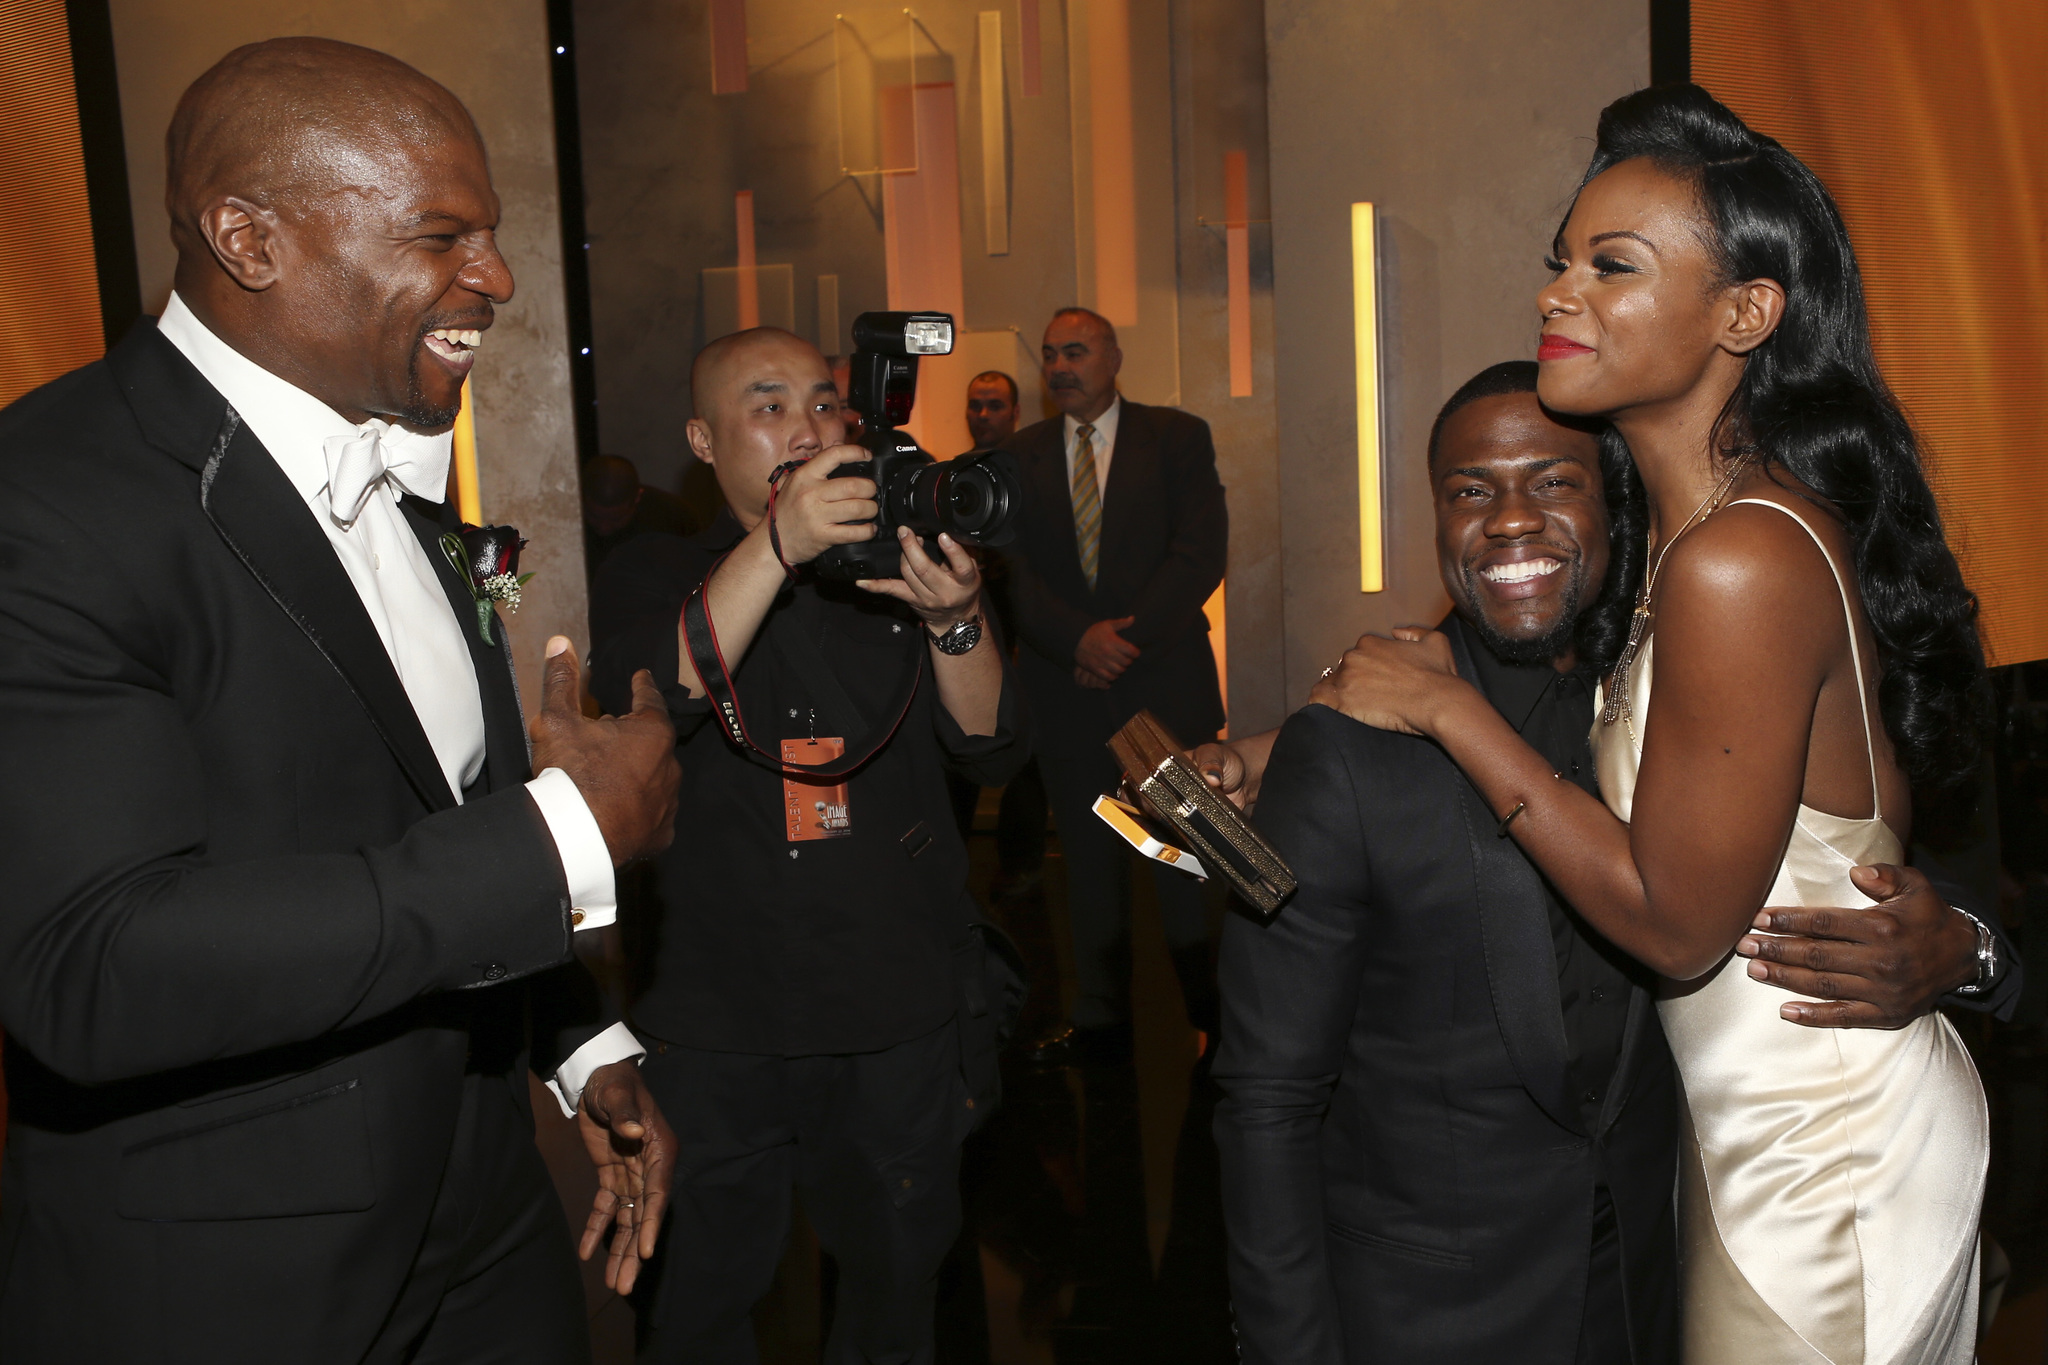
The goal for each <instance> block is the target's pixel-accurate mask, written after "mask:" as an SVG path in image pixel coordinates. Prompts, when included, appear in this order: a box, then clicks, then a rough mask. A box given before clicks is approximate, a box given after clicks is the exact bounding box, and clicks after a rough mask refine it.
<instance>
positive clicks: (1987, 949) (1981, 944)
mask: <svg viewBox="0 0 2048 1365" xmlns="http://www.w3.org/2000/svg"><path fill="white" fill-rule="evenodd" d="M1949 909H1951V910H1953V911H1955V912H1956V913H1957V914H1958V915H1961V916H1962V917H1963V918H1964V919H1966V920H1968V921H1969V922H1970V924H1971V926H1972V927H1973V928H1975V929H1976V931H1977V979H1976V980H1975V981H1973V982H1971V983H1970V984H1969V985H1967V986H1958V987H1956V990H1955V993H1956V994H1957V995H1982V994H1983V993H1984V992H1985V991H1987V990H1989V989H1990V988H1991V981H1992V978H1994V977H1996V976H1997V975H1998V938H1997V936H1996V935H1994V934H1993V933H1992V932H1991V928H1990V926H1989V925H1987V924H1985V923H1984V921H1983V920H1981V919H1978V918H1977V917H1976V916H1975V915H1973V914H1971V913H1970V912H1969V911H1967V910H1965V909H1963V907H1962V906H1960V905H1951V906H1950V907H1949Z"/></svg>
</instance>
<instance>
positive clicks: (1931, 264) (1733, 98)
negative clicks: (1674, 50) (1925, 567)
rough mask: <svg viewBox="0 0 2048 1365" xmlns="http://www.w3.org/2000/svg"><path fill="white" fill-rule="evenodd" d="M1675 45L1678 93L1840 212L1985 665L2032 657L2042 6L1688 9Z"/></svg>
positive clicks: (2040, 356)
mask: <svg viewBox="0 0 2048 1365" xmlns="http://www.w3.org/2000/svg"><path fill="white" fill-rule="evenodd" d="M1691 36H1692V70H1693V78H1694V79H1695V80H1697V81H1699V82H1700V84H1702V85H1704V86H1706V87H1707V88H1708V89H1709V90H1711V91H1713V92H1714V94H1715V95H1717V96H1719V97H1720V98H1721V99H1722V100H1724V101H1725V102H1727V104H1728V105H1729V106H1730V107H1731V108H1733V109H1734V110H1735V111H1736V112H1737V113H1739V114H1741V115H1742V117H1743V118H1744V119H1745V120H1747V121H1748V122H1750V123H1751V124H1752V125H1753V126H1755V127H1756V128H1757V129H1758V130H1759V131H1761V132H1765V133H1768V134H1770V135H1771V136H1772V137H1775V138H1777V139H1778V140H1779V141H1781V142H1783V143H1784V144H1785V145H1786V146H1787V147H1789V148H1790V149H1791V150H1792V151H1793V152H1795V153H1796V154H1797V155H1798V156H1799V157H1800V158H1801V159H1802V160H1803V161H1805V162H1806V163H1807V165H1809V166H1811V167H1812V168H1813V169H1814V171H1815V173H1816V174H1818V175H1819V176H1820V178H1821V179H1822V180H1823V181H1825V182H1826V184H1827V186H1828V189H1829V191H1830V192H1831V193H1833V195H1834V197H1835V202H1836V203H1837V204H1839V205H1840V206H1841V210H1842V216H1843V218H1844V219H1846V220H1847V222H1848V224H1849V234H1850V236H1851V237H1852V238H1853V239H1854V240H1855V244H1856V253H1857V257H1858V260H1859V263H1860V264H1861V266H1862V269H1863V284H1864V290H1865V293H1866V296H1867V298H1868V300H1869V306H1870V325H1871V336H1872V340H1873V341H1874V343H1875V345H1876V349H1877V359H1878V363H1879V365H1881V366H1882V367H1883V369H1884V373H1885V378H1886V379H1887V380H1888V381H1889V382H1890V383H1891V386H1892V388H1893V389H1894V391H1896V392H1897V394H1898V396H1899V400H1900V402H1901V403H1903V404H1904V405H1905V408H1906V411H1907V415H1908V416H1910V417H1911V418H1912V420H1913V423H1914V426H1915V427H1916V428H1917V429H1918V431H1919V433H1920V436H1921V438H1922V440H1923V441H1924V442H1925V445H1926V450H1927V460H1928V472H1929V476H1930V478H1931V479H1932V481H1933V483H1934V485H1935V491H1936V492H1937V493H1938V494H1939V495H1940V497H1941V500H1942V506H1943V512H1944V515H1945V517H1946V519H1947V523H1948V529H1949V538H1950V541H1951V543H1952V544H1953V545H1954V546H1955V549H1956V554H1957V556H1958V558H1960V559H1961V560H1962V564H1963V572H1964V573H1965V575H1967V577H1968V578H1969V580H1970V585H1971V586H1972V587H1973V588H1975V589H1976V590H1977V592H1978V594H1979V595H1980V596H1981V598H1982V599H1983V607H1984V615H1983V626H1984V638H1985V644H1986V646H1987V647H1988V649H1989V650H1990V653H1991V655H1992V658H1993V660H1994V661H1995V662H1997V663H2001V664H2011V663H2019V662H2021V661H2023V660H2026V659H2039V658H2043V657H2048V580H2044V579H2043V577H2042V575H2041V572H2040V568H2039V566H2038V564H2037V562H2036V561H2037V559H2038V551H2037V550H2036V546H2037V545H2038V543H2039V539H2040V537H2039V530H2038V522H2039V517H2040V509H2041V508H2042V507H2044V506H2048V458H2044V454H2048V452H2044V449H2043V446H2044V444H2048V236H2044V234H2043V232H2042V228H2041V225H2042V222H2043V220H2044V215H2048V84H2044V83H2043V82H2042V79H2041V73H2042V72H2043V71H2044V70H2048V7H2044V6H2042V5H2041V4H2039V3H2029V4H2015V3H2011V2H2010V0H1938V3H1937V0H1805V3H1802V4H1799V5H1782V4H1777V3H1772V0H1692V35H1691ZM1872 92H1882V95H1881V97H1874V96H1873V93H1872Z"/></svg>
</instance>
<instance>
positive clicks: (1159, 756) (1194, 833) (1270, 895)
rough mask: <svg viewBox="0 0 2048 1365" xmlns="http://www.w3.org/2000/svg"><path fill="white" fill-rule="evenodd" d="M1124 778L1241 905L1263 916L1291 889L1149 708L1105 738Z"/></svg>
mask: <svg viewBox="0 0 2048 1365" xmlns="http://www.w3.org/2000/svg"><path fill="white" fill-rule="evenodd" d="M1109 751H1110V753H1112V754H1113V755H1115V756H1116V761H1117V763H1118V765H1119V766H1120V767H1122V768H1123V770H1124V780H1125V784H1126V785H1127V786H1128V788H1129V789H1130V791H1131V792H1132V794H1133V795H1135V796H1136V798H1137V800H1136V801H1135V802H1134V803H1133V804H1135V805H1138V806H1140V807H1141V808H1142V809H1143V810H1144V811H1145V813H1146V814H1148V815H1150V816H1152V817H1153V818H1154V819H1157V820H1162V821H1164V822H1165V823H1166V824H1168V825H1170V826H1172V828H1173V830H1174V833H1175V834H1176V835H1178V836H1179V839H1180V841H1181V842H1182V843H1183V844H1184V846H1185V847H1186V848H1187V849H1188V851H1189V852H1191V853H1193V854H1194V855H1195V856H1196V857H1197V858H1199V859H1201V861H1202V863H1203V865H1204V866H1206V867H1211V868H1214V869H1216V870H1217V871H1218V872H1221V873H1222V874H1223V876H1224V877H1225V879H1227V880H1228V881H1229V882H1230V885H1231V887H1232V888H1233V889H1234V890H1235V891H1236V892H1237V894H1238V895H1239V896H1240V897H1242V898H1243V899H1244V901H1245V903H1246V904H1248V905H1250V906H1251V907H1252V908H1254V909H1255V910H1257V911H1258V912H1259V913H1260V914H1262V915H1267V916H1270V915H1272V914H1273V913H1274V912H1275V911H1277V910H1279V908H1280V907H1281V906H1282V905H1284V904H1286V902H1287V898H1288V897H1289V896H1291V895H1293V894H1294V873H1293V872H1292V871H1290V870H1289V869H1288V866H1287V864H1286V863H1284V862H1282V861H1281V860H1280V855H1279V854H1277V853H1275V852H1274V851H1273V846H1272V845H1271V844H1268V843H1267V842H1266V841H1265V840H1264V839H1261V838H1260V837H1259V832H1258V831H1257V830H1255V829H1253V828H1252V827H1251V825H1250V824H1249V823H1248V822H1247V821H1246V820H1245V818H1244V812H1242V811H1240V810H1239V809H1238V808H1237V807H1236V806H1233V805H1231V804H1230V801H1229V798H1227V797H1224V796H1221V795H1219V794H1218V793H1216V792H1214V791H1212V790H1210V787H1209V784H1208V783H1207V782H1205V781H1203V780H1202V774H1201V773H1200V772H1199V771H1198V770H1197V769H1196V767H1195V765H1194V764H1193V763H1192V762H1190V761H1189V760H1188V756H1187V754H1186V752H1184V751H1183V750H1182V749H1181V747H1180V741H1179V740H1177V739H1175V738H1174V737H1173V734H1172V732H1171V731H1169V730H1168V729H1167V728H1166V727H1165V726H1164V725H1161V724H1160V723H1159V720H1158V718H1157V717H1156V716H1154V715H1153V714H1152V713H1151V712H1150V711H1140V712H1139V713H1138V714H1137V715H1135V716H1133V717H1131V719H1130V720H1129V722H1127V723H1126V724H1125V725H1124V727H1123V729H1121V730H1119V731H1117V732H1116V734H1115V735H1114V736H1113V737H1112V738H1111V739H1110V741H1109Z"/></svg>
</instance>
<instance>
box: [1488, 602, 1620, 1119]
mask: <svg viewBox="0 0 2048 1365" xmlns="http://www.w3.org/2000/svg"><path fill="white" fill-rule="evenodd" d="M1452 623H1453V628H1454V629H1457V630H1461V631H1463V632H1464V635H1465V642H1466V644H1467V645H1468V646H1469V647H1470V648H1471V651H1472V660H1473V664H1474V667H1475V668H1477V670H1478V672H1479V676H1478V677H1477V678H1474V679H1472V682H1473V683H1474V684H1475V685H1476V686H1477V687H1478V688H1479V690H1480V691H1481V692H1483V693H1484V694H1485V695H1486V699H1487V700H1488V701H1490V702H1492V703H1493V705H1494V709H1495V710H1497V711H1499V712H1500V713H1501V715H1503V716H1505V717H1506V718H1507V721H1508V724H1510V725H1512V726H1514V727H1515V729H1516V731H1517V732H1519V733H1520V734H1521V736H1522V738H1523V739H1525V740H1527V741H1528V742H1529V746H1530V747H1531V748H1533V749H1535V750H1536V752H1537V753H1539V754H1541V755H1543V759H1544V761H1545V762H1547V763H1549V764H1550V766H1551V767H1552V769H1554V770H1555V771H1556V772H1557V775H1558V776H1559V777H1561V778H1563V779H1564V780H1565V781H1567V782H1572V783H1575V784H1576V785H1578V786H1579V787H1580V788H1582V789H1583V790H1585V791H1587V792H1589V793H1591V794H1592V795H1594V796H1596V797H1597V796H1598V795H1599V794H1600V789H1599V784H1598V782H1597V780H1596V778H1595V776H1594V771H1593V746H1592V740H1591V734H1592V728H1593V687H1594V684H1595V683H1596V682H1597V681H1598V678H1597V677H1596V676H1594V674H1593V673H1592V671H1591V670H1590V669H1587V668H1583V667H1581V668H1575V669H1573V670H1571V671H1570V672H1566V673H1560V672H1558V671H1557V669H1556V668H1555V667H1553V666H1552V665H1550V664H1517V663H1508V662H1506V661H1504V660H1502V659H1500V658H1499V657H1497V656H1496V655H1495V654H1494V653H1493V652H1492V651H1491V650H1489V649H1488V648H1487V647H1486V643H1485V641H1484V640H1482V639H1481V638H1480V635H1479V632H1478V631H1476V630H1474V629H1472V627H1471V626H1470V625H1468V624H1466V622H1465V620H1464V618H1463V617H1453V618H1452ZM1543 899H1544V903H1545V906H1546V908H1547V909H1548V910H1549V912H1550V939H1551V943H1552V946H1553V947H1555V949H1556V950H1557V993H1558V1000H1559V1003H1560V1004H1561V1005H1562V1006H1563V1007H1564V1033H1565V1044H1566V1047H1567V1049H1568V1056H1569V1059H1570V1060H1569V1068H1570V1072H1571V1081H1572V1092H1573V1093H1574V1094H1575V1095H1577V1096H1578V1099H1579V1104H1580V1106H1581V1108H1582V1109H1583V1110H1584V1112H1585V1115H1586V1121H1587V1123H1588V1124H1589V1125H1591V1124H1593V1123H1594V1121H1595V1120H1596V1119H1597V1117H1598V1115H1599V1113H1600V1106H1601V1104H1602V1102H1604V1101H1605V1100H1606V1098H1607V1087H1608V1085H1609V1084H1610V1083H1611V1082H1612V1080H1613V1078H1614V1066H1615V1062H1616V1061H1617V1060H1618V1059H1619V1058H1620V1056H1621V1037H1622V1031H1623V1029H1624V1028H1625V1027H1626V1026H1627V1023H1628V988H1629V985H1630V982H1631V979H1633V980H1634V981H1635V983H1636V984H1639V985H1643V986H1646V987H1652V988H1654V984H1655V978H1654V977H1653V976H1652V975H1651V974H1650V973H1649V972H1648V971H1647V970H1646V969H1645V968H1643V967H1641V966H1639V965H1637V964H1636V963H1635V962H1634V961H1633V960H1632V959H1630V958H1629V957H1627V956H1626V955H1625V954H1624V953H1622V951H1621V950H1620V949H1619V948H1616V947H1615V946H1614V945H1613V944H1611V943H1609V942H1608V941H1607V940H1606V939H1604V938H1602V937H1601V936H1600V935H1599V933H1598V932H1597V931H1595V930H1594V929H1593V928H1592V926H1590V925H1588V924H1587V923H1586V922H1585V921H1584V920H1583V919H1581V918H1579V915H1578V912H1577V911H1575V910H1573V909H1572V908H1571V907H1570V906H1568V905H1566V904H1565V902H1564V900H1563V898H1562V897H1560V896H1559V895H1558V894H1557V889H1556V888H1555V887H1553V886H1552V885H1551V884H1550V881H1549V879H1548V878H1545V879H1544V882H1543Z"/></svg>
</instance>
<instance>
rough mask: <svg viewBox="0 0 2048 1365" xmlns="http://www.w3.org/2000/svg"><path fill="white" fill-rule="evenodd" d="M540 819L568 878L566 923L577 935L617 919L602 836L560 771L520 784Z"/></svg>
mask: <svg viewBox="0 0 2048 1365" xmlns="http://www.w3.org/2000/svg"><path fill="white" fill-rule="evenodd" d="M526 790H527V792H528V793H529V794H530V795H531V796H532V797H533V804H535V805H536V806H539V807H540V818H541V819H543V820H545V821H547V822H548V833H550V834H552V835H554V836H555V852H556V853H557V854H559V855H560V856H561V859H562V872H563V874H564V875H565V876H567V877H568V879H569V905H570V907H571V909H572V912H573V913H572V914H571V915H570V921H571V923H573V924H574V925H575V926H576V928H577V929H578V930H583V929H602V928H603V927H604V926H605V925H607V924H610V923H611V922H612V921H613V920H615V919H617V918H618V917H619V887H618V881H617V879H616V878H615V877H614V876H613V874H612V851H611V849H609V848H607V847H606V846H605V842H604V831H603V830H601V829H599V828H598V827H597V817H596V816H595V815H592V814H591V813H590V805H589V803H588V802H586V801H584V799H583V793H582V792H580V791H577V790H576V782H575V780H574V779H573V778H571V777H570V776H569V774H567V773H565V772H563V771H562V770H561V769H560V768H548V769H544V770H543V771H542V772H541V775H540V776H539V777H536V778H534V779H533V781H531V782H529V783H527V784H526Z"/></svg>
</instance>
